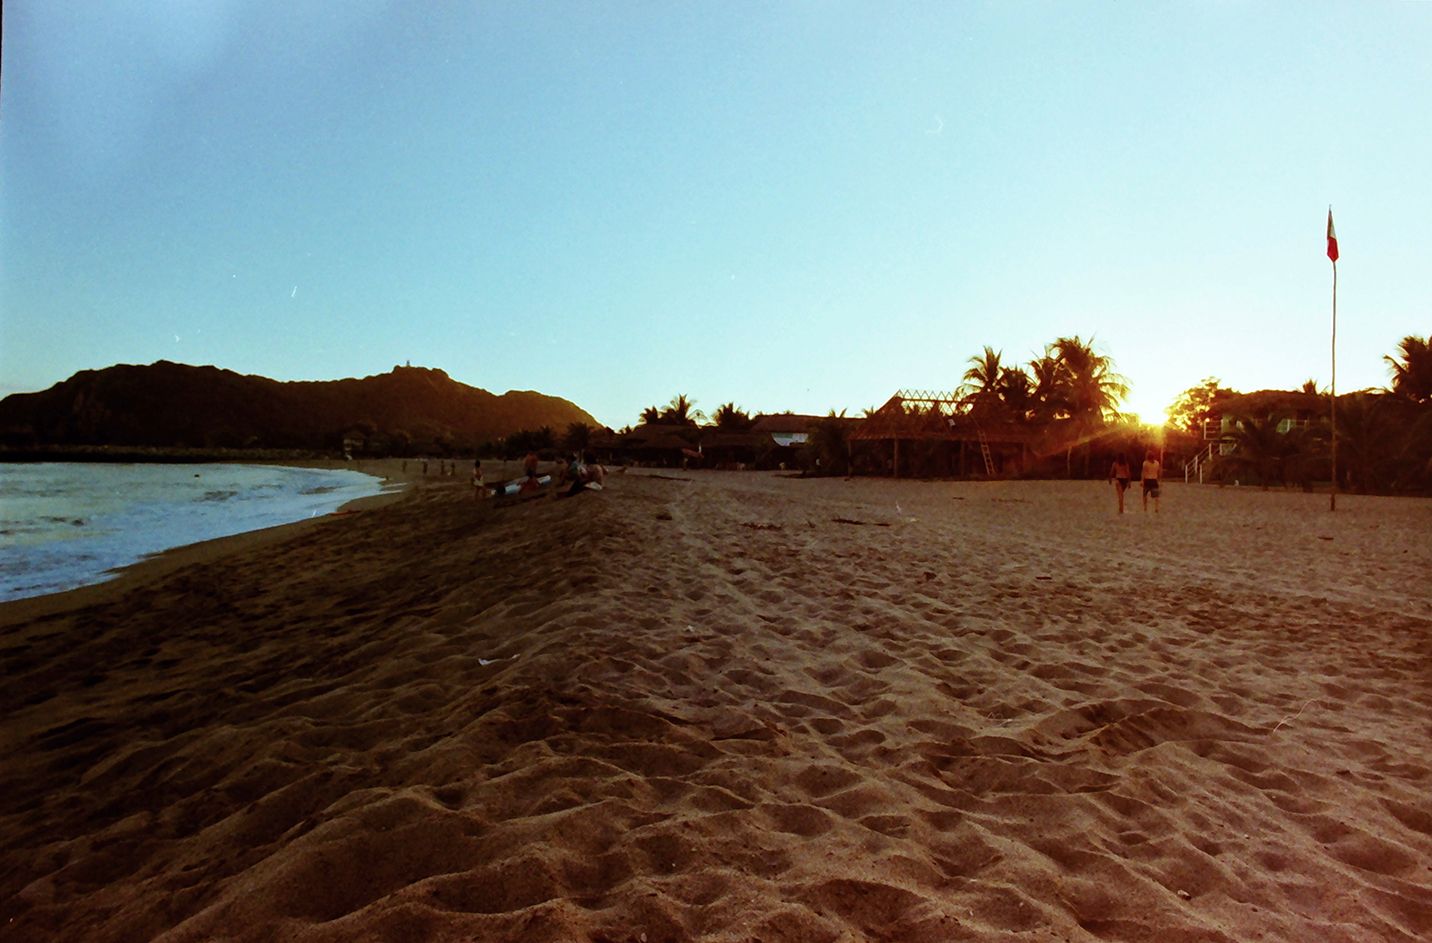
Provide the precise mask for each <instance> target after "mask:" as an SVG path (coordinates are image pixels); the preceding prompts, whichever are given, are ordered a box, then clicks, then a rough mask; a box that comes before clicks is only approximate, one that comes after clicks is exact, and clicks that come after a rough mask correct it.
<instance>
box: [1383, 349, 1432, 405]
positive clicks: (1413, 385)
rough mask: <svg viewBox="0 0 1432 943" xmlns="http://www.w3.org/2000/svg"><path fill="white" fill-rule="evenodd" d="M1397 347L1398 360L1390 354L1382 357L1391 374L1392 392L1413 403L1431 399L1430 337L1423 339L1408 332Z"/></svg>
mask: <svg viewBox="0 0 1432 943" xmlns="http://www.w3.org/2000/svg"><path fill="white" fill-rule="evenodd" d="M1397 348H1398V350H1399V351H1401V359H1400V360H1399V359H1397V358H1395V357H1393V356H1391V355H1387V356H1384V357H1383V358H1382V359H1383V360H1386V361H1387V366H1388V371H1389V372H1390V373H1391V374H1392V392H1393V393H1396V394H1397V395H1398V396H1401V397H1403V398H1404V399H1409V400H1411V401H1412V402H1414V403H1426V402H1429V401H1432V337H1429V338H1427V339H1426V340H1423V339H1422V338H1420V337H1418V336H1417V335H1415V334H1409V335H1407V336H1406V337H1404V338H1403V339H1402V343H1400V344H1398V345H1397Z"/></svg>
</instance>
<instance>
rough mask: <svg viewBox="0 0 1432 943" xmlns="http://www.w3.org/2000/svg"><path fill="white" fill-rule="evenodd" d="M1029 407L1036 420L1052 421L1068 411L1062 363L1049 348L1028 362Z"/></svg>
mask: <svg viewBox="0 0 1432 943" xmlns="http://www.w3.org/2000/svg"><path fill="white" fill-rule="evenodd" d="M1029 377H1030V383H1031V384H1032V386H1033V389H1031V390H1030V395H1029V398H1030V401H1031V409H1032V410H1033V412H1034V418H1035V420H1036V421H1038V422H1043V423H1048V422H1053V421H1054V418H1055V417H1056V416H1058V415H1060V414H1061V413H1063V414H1066V415H1067V413H1068V409H1069V404H1068V401H1067V396H1066V393H1067V390H1066V388H1065V383H1064V365H1063V364H1062V363H1060V362H1059V358H1058V357H1056V356H1054V352H1053V350H1052V349H1051V348H1048V347H1046V348H1045V349H1044V356H1042V357H1036V358H1035V359H1034V360H1031V361H1030V362H1029Z"/></svg>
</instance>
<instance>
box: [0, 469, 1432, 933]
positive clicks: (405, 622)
mask: <svg viewBox="0 0 1432 943" xmlns="http://www.w3.org/2000/svg"><path fill="white" fill-rule="evenodd" d="M489 474H492V472H491V471H490V472H489ZM1113 510H1114V508H1113V500H1112V497H1111V496H1110V495H1109V491H1108V488H1107V486H1106V485H1104V484H1103V483H1093V482H1058V483H1048V482H1034V483H1023V482H1002V483H980V484H967V483H939V482H936V483H928V482H895V483H891V482H888V481H868V480H859V479H856V480H852V481H845V480H842V479H807V480H791V479H784V478H780V477H777V476H774V475H764V474H762V475H751V474H743V473H736V472H731V473H725V472H703V471H694V472H684V473H680V474H679V475H675V474H673V475H668V474H664V473H662V472H661V471H660V470H651V472H650V473H643V471H642V470H635V469H634V470H631V471H629V472H627V473H625V474H614V475H612V476H611V477H609V479H608V487H607V488H606V489H605V490H604V491H602V492H600V493H593V494H583V495H579V496H577V497H575V498H572V499H568V500H561V501H557V500H551V501H532V502H526V503H520V504H513V505H510V506H507V507H504V508H495V507H493V506H492V505H491V504H489V503H487V502H479V501H475V500H473V499H472V497H471V492H470V488H469V486H468V482H467V480H466V479H465V478H462V477H460V476H459V477H455V478H451V479H442V478H433V479H430V480H428V481H427V482H424V483H419V484H418V485H417V486H416V487H413V488H410V489H409V490H408V491H407V492H405V493H403V496H402V499H401V500H392V501H388V502H386V503H384V504H381V505H379V506H376V507H371V508H367V509H364V510H362V511H361V512H360V513H357V514H352V515H344V516H338V517H329V518H324V519H320V520H321V521H323V522H325V523H326V526H307V527H306V529H305V530H303V531H301V532H300V531H293V537H292V539H272V540H264V541H261V542H256V543H255V544H254V545H252V546H236V545H233V544H229V548H230V551H231V552H225V553H222V554H217V555H215V556H213V557H211V558H206V559H203V560H198V561H195V562H193V563H192V564H191V565H183V566H176V567H174V568H172V569H169V570H167V571H164V572H158V571H151V572H150V574H149V576H147V577H146V578H145V579H144V580H143V581H142V582H140V583H138V584H136V585H134V586H132V587H130V588H129V589H127V590H125V591H124V592H110V593H108V594H101V595H102V596H104V598H96V599H94V600H91V601H89V602H87V603H85V604H84V605H76V606H73V607H71V608H68V609H66V610H64V611H61V612H57V613H54V614H51V615H48V616H30V617H20V615H19V614H17V613H16V612H15V611H14V610H13V609H12V608H5V607H0V651H3V654H4V656H5V658H6V664H7V669H8V670H9V674H10V677H11V683H10V684H9V685H8V686H7V687H6V688H4V689H0V718H3V719H0V748H3V751H4V755H5V756H6V757H7V763H6V764H5V766H4V767H3V768H0V797H3V798H0V925H5V926H7V928H8V929H9V931H10V933H11V934H12V935H13V936H14V937H15V938H16V939H21V940H29V939H35V940H40V939H57V938H84V939H88V940H94V941H98V943H107V941H116V943H117V941H122V940H133V939H153V940H156V941H162V943H188V941H195V943H197V941H200V940H211V939H230V940H266V939H274V938H278V937H283V938H286V939H295V940H304V941H315V943H316V941H333V943H337V941H339V940H344V939H353V938H380V937H381V938H391V937H396V936H406V937H409V938H476V939H494V940H508V939H511V940H516V939H524V940H528V939H531V940H539V941H557V940H564V939H613V940H636V939H638V938H639V937H640V935H641V934H643V933H644V934H646V935H647V937H648V941H678V940H684V939H692V938H705V939H712V940H716V941H722V943H739V941H747V940H750V939H751V938H754V937H759V938H760V939H763V940H767V941H771V943H778V941H787V943H796V941H801V943H804V941H810V940H814V941H823V943H836V941H839V940H848V939H867V938H889V939H901V940H909V941H912V943H934V941H937V940H939V941H944V940H980V939H988V938H995V937H1000V936H1003V935H1015V936H1028V937H1029V938H1032V939H1033V938H1040V939H1042V938H1046V937H1047V938H1051V939H1055V938H1061V937H1062V938H1068V939H1095V938H1097V939H1101V940H1105V941H1135V940H1146V939H1150V938H1153V937H1156V936H1157V937H1167V938H1188V939H1193V938H1198V939H1209V940H1219V939H1223V940H1235V939H1239V940H1241V939H1255V938H1260V937H1261V938H1265V939H1285V940H1294V939H1320V940H1331V941H1347V943H1351V941H1353V940H1362V939H1386V940H1408V941H1410V940H1413V939H1417V938H1419V937H1425V936H1426V934H1427V933H1428V932H1429V931H1432V870H1429V869H1428V868H1427V866H1426V862H1427V861H1429V860H1432V820H1429V819H1428V818H1427V814H1426V811H1425V798H1426V788H1427V784H1428V783H1429V782H1432V746H1429V744H1428V743H1427V742H1426V739H1425V730H1426V717H1427V716H1429V714H1432V686H1429V684H1428V677H1429V676H1428V674H1427V671H1428V668H1429V666H1432V599H1429V598H1428V594H1427V593H1426V590H1425V585H1424V582H1423V581H1422V576H1423V575H1424V574H1425V572H1427V570H1428V568H1429V567H1432V546H1429V545H1428V543H1427V541H1426V533H1427V525H1428V523H1429V522H1432V501H1428V500H1426V499H1412V500H1411V502H1409V500H1408V499H1402V498H1397V499H1390V498H1356V497H1354V498H1351V499H1350V500H1349V502H1348V507H1347V508H1346V509H1345V510H1344V509H1342V508H1341V502H1340V510H1339V511H1338V512H1337V513H1336V514H1329V513H1327V512H1326V510H1325V497H1320V496H1317V495H1303V494H1301V493H1299V494H1278V493H1266V492H1260V491H1256V490H1250V489H1239V490H1238V491H1235V490H1233V489H1224V490H1218V489H1211V488H1206V487H1205V488H1199V487H1198V486H1183V485H1170V486H1169V487H1168V488H1167V489H1166V490H1165V496H1164V499H1163V503H1162V508H1161V513H1160V514H1159V515H1157V516H1155V515H1153V514H1148V515H1143V514H1142V513H1140V512H1134V513H1133V514H1130V515H1126V516H1125V517H1124V518H1119V517H1117V516H1116V515H1115V514H1114V513H1113ZM309 523H310V522H303V524H301V525H300V526H305V525H308V524H309ZM290 526H291V525H286V527H290ZM283 529H284V528H279V530H283ZM260 533H266V532H260ZM227 540H228V539H226V541H227ZM110 585H111V584H106V587H105V588H109V587H110Z"/></svg>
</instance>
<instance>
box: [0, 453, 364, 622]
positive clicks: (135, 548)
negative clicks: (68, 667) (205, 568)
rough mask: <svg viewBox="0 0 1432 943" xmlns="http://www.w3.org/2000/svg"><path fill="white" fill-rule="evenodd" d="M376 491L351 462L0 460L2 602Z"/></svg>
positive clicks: (105, 574)
mask: <svg viewBox="0 0 1432 943" xmlns="http://www.w3.org/2000/svg"><path fill="white" fill-rule="evenodd" d="M381 490H382V482H381V480H380V479H378V478H375V477H373V476H371V475H365V474H362V473H361V472H355V471H352V470H349V469H318V468H292V467H286V466H274V465H93V464H75V463H59V462H55V463H36V464H11V465H0V498H3V506H4V516H3V518H0V601H3V600H9V599H21V598H24V597H27V596H38V595H43V594H45V593H54V592H61V591H63V590H67V589H73V588H75V587H77V586H83V585H86V584H89V583H97V582H102V581H103V580H106V579H109V578H111V577H112V576H113V575H114V571H115V570H116V569H118V568H120V567H124V566H128V565H130V564H132V563H137V562H138V561H140V560H142V559H144V558H145V557H147V556H151V555H153V554H155V553H158V552H160V551H163V550H168V549H170V548H171V547H179V546H184V545H186V544H191V543H198V542H199V541H203V540H212V539H214V538H217V537H228V536H231V535H233V534H240V533H244V532H246V531H251V530H260V529H262V528H265V527H273V526H275V525H278V524H287V523H291V522H293V521H297V520H303V519H305V518H309V517H315V516H317V515H320V514H327V513H330V512H332V511H334V510H337V509H338V508H339V507H340V506H342V505H343V504H346V503H348V502H349V501H352V500H354V499H355V498H361V497H366V496H368V495H373V494H377V493H379V492H380V491H381Z"/></svg>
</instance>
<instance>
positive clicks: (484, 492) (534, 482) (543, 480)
mask: <svg viewBox="0 0 1432 943" xmlns="http://www.w3.org/2000/svg"><path fill="white" fill-rule="evenodd" d="M541 461H542V460H541V459H540V458H539V457H538V455H537V453H536V452H528V453H527V457H526V458H524V459H523V460H522V477H520V478H517V479H515V480H514V481H510V482H501V483H498V484H496V485H495V486H494V485H490V484H488V483H487V482H486V481H485V480H484V478H483V475H482V459H473V461H472V487H473V492H474V494H475V495H476V497H478V498H486V497H490V496H492V495H493V494H502V493H504V492H505V491H506V490H507V489H508V488H510V487H511V486H512V485H516V486H517V487H516V489H515V490H514V491H513V493H514V494H518V495H530V494H535V493H536V492H539V491H541V490H542V488H544V487H545V486H547V485H549V484H555V485H556V486H559V487H560V486H562V485H567V484H569V483H570V486H569V487H568V488H567V490H566V491H564V492H562V493H561V494H559V495H558V497H562V498H569V497H571V496H572V495H575V494H578V493H579V492H581V491H584V490H586V489H588V488H592V489H593V490H596V491H600V490H601V489H602V486H603V485H604V484H605V483H606V480H607V470H606V469H605V468H603V467H602V466H601V465H598V464H597V463H595V462H584V461H583V460H582V453H581V452H567V453H566V454H565V455H563V456H561V457H559V458H558V459H557V461H556V462H555V464H553V466H552V467H551V469H550V470H549V471H548V472H546V473H545V474H544V473H543V472H542V470H541V468H540V465H541Z"/></svg>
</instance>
